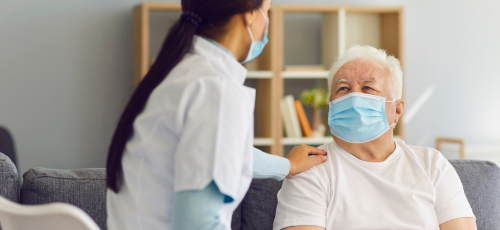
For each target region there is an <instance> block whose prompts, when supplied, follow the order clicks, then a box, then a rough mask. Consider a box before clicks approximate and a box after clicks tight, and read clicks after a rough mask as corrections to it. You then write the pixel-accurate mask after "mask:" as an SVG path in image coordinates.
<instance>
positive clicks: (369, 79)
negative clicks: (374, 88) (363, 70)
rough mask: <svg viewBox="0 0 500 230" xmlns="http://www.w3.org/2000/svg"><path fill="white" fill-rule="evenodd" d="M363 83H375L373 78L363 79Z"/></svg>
mask: <svg viewBox="0 0 500 230" xmlns="http://www.w3.org/2000/svg"><path fill="white" fill-rule="evenodd" d="M363 82H377V81H375V79H374V78H367V79H363Z"/></svg>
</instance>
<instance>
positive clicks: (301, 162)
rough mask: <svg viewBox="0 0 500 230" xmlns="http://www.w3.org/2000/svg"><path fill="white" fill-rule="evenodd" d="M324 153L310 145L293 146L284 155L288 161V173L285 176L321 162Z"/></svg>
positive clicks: (323, 159)
mask: <svg viewBox="0 0 500 230" xmlns="http://www.w3.org/2000/svg"><path fill="white" fill-rule="evenodd" d="M309 155H317V156H309ZM325 155H326V152H325V151H323V150H320V149H318V148H315V147H312V146H307V145H301V146H295V147H294V148H293V149H292V151H290V153H288V155H287V157H286V158H287V159H288V160H289V161H290V173H289V174H288V176H287V178H290V177H292V176H294V175H296V174H298V173H301V172H303V171H306V170H308V169H310V168H311V167H313V166H315V165H317V164H321V163H323V162H324V161H325V160H326V156H325Z"/></svg>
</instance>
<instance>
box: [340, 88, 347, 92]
mask: <svg viewBox="0 0 500 230" xmlns="http://www.w3.org/2000/svg"><path fill="white" fill-rule="evenodd" d="M343 90H349V88H347V87H340V88H339V91H338V92H340V91H343Z"/></svg>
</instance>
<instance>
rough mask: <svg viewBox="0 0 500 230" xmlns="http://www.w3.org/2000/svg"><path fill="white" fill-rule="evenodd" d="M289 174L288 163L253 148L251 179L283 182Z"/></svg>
mask: <svg viewBox="0 0 500 230" xmlns="http://www.w3.org/2000/svg"><path fill="white" fill-rule="evenodd" d="M288 173H290V161H289V160H288V159H286V158H284V157H279V156H275V155H272V154H269V153H265V152H262V151H261V150H259V149H256V148H253V178H255V179H265V178H270V179H275V180H278V181H280V180H283V179H285V177H286V176H287V175H288Z"/></svg>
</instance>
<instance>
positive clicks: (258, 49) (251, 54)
mask: <svg viewBox="0 0 500 230" xmlns="http://www.w3.org/2000/svg"><path fill="white" fill-rule="evenodd" d="M259 11H260V13H261V14H262V17H264V19H265V20H266V31H265V32H264V35H262V39H261V40H260V41H255V39H254V38H253V34H252V30H250V27H249V26H247V30H248V33H249V34H250V38H251V39H252V44H251V45H250V51H248V55H247V58H246V59H245V61H243V62H242V64H245V63H247V62H249V61H251V60H253V59H254V58H256V57H257V56H259V55H260V54H261V53H262V50H264V47H265V46H266V44H267V42H269V39H267V33H268V30H269V18H266V15H264V12H263V11H262V9H260V8H259Z"/></svg>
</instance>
